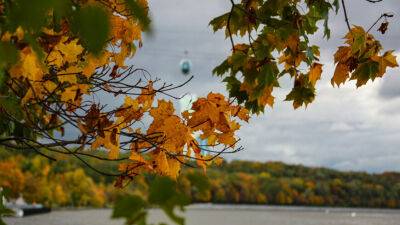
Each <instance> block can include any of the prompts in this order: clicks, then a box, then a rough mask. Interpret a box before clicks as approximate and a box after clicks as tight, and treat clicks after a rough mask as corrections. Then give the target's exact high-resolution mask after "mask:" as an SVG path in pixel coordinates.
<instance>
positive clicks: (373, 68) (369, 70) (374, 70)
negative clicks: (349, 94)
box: [350, 61, 379, 87]
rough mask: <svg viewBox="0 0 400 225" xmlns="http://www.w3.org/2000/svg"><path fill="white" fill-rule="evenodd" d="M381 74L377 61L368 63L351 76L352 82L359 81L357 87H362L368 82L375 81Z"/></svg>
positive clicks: (359, 67)
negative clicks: (379, 73)
mask: <svg viewBox="0 0 400 225" xmlns="http://www.w3.org/2000/svg"><path fill="white" fill-rule="evenodd" d="M378 72H379V63H378V62H375V61H367V62H365V63H362V64H360V65H359V66H358V67H357V68H356V70H355V71H354V72H353V74H352V75H351V78H350V79H351V80H357V83H356V86H357V87H360V86H362V85H364V84H366V83H367V82H368V80H370V79H371V80H374V79H375V78H376V76H377V74H378Z"/></svg>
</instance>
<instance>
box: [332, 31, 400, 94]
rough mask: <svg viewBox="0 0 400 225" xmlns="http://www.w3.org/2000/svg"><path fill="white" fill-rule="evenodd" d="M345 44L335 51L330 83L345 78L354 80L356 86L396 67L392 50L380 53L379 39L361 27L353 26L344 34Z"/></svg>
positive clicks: (333, 83) (335, 82)
mask: <svg viewBox="0 0 400 225" xmlns="http://www.w3.org/2000/svg"><path fill="white" fill-rule="evenodd" d="M345 39H346V41H345V43H346V44H347V45H346V46H340V47H339V49H338V50H337V52H336V53H335V63H337V64H336V69H335V73H334V75H333V77H332V80H331V82H332V85H335V84H336V85H337V86H339V85H340V84H344V83H345V82H346V81H347V80H356V81H357V83H356V85H357V87H360V86H362V85H364V84H366V83H367V82H368V81H369V80H372V81H373V80H375V78H378V77H382V76H383V75H384V74H385V73H386V69H387V68H388V67H391V68H394V67H398V66H399V64H398V63H397V60H396V56H395V55H393V52H394V51H393V50H391V51H387V52H385V53H383V54H382V55H381V54H380V51H381V50H382V46H381V44H380V43H379V41H377V40H375V38H374V37H373V36H372V35H371V34H369V33H367V32H365V30H364V29H363V28H362V27H359V26H355V27H354V28H352V29H351V30H350V31H349V33H348V34H347V35H346V36H345Z"/></svg>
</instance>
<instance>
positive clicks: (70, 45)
mask: <svg viewBox="0 0 400 225" xmlns="http://www.w3.org/2000/svg"><path fill="white" fill-rule="evenodd" d="M68 39H69V38H68V37H62V38H61V41H60V42H59V43H58V44H57V45H56V46H55V49H54V50H58V51H60V52H61V54H62V55H63V58H64V60H65V61H66V62H68V63H75V62H77V61H78V56H79V55H81V54H82V52H83V50H84V48H83V47H82V46H81V45H80V44H78V39H74V40H72V41H68Z"/></svg>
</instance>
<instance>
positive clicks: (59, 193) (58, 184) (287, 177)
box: [0, 151, 400, 208]
mask: <svg viewBox="0 0 400 225" xmlns="http://www.w3.org/2000/svg"><path fill="white" fill-rule="evenodd" d="M0 152H3V153H2V155H1V156H0V186H2V187H5V188H8V189H9V190H10V192H11V193H10V196H11V197H14V198H15V197H18V196H19V195H20V194H22V195H23V197H24V198H25V199H26V200H27V201H29V202H37V203H44V204H46V205H52V206H54V207H58V206H94V207H103V206H109V205H111V204H112V202H113V201H115V199H116V198H117V197H118V196H119V195H121V194H123V193H127V192H129V193H145V192H146V190H147V188H148V185H147V183H148V181H149V180H150V179H151V175H147V176H140V177H138V179H136V180H133V181H132V182H131V184H130V185H128V186H127V187H125V188H123V189H118V188H115V187H114V183H115V180H114V179H113V178H106V177H104V176H100V175H98V174H97V173H96V172H94V171H93V170H90V169H89V168H87V167H82V166H81V165H80V164H79V162H78V161H71V160H70V159H69V160H62V159H61V160H58V161H57V162H53V161H50V160H48V159H46V158H44V157H41V156H38V155H33V154H31V155H28V156H26V154H25V155H22V154H14V153H13V154H11V153H7V151H0ZM92 163H97V166H99V167H100V168H102V169H103V170H107V168H110V167H111V166H112V165H111V164H110V163H99V162H94V161H93V162H92ZM116 166H117V164H116ZM83 168H84V169H83ZM110 169H111V168H110ZM206 177H207V178H206ZM178 182H179V187H180V188H181V190H182V192H184V193H186V195H187V196H188V197H189V198H190V199H191V201H192V202H213V203H231V204H273V205H312V206H323V205H327V206H352V207H390V208H396V207H397V208H399V207H400V173H395V172H387V173H382V174H368V173H363V172H340V171H336V170H332V169H327V168H311V167H305V166H301V165H287V164H284V163H280V162H266V163H260V162H250V161H232V162H224V163H223V164H222V165H221V166H219V167H215V166H212V167H210V168H208V169H207V174H206V176H204V172H203V171H202V170H197V169H192V168H186V169H184V170H183V172H182V176H180V177H179V178H178ZM199 187H200V188H199Z"/></svg>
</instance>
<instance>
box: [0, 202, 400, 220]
mask: <svg viewBox="0 0 400 225" xmlns="http://www.w3.org/2000/svg"><path fill="white" fill-rule="evenodd" d="M110 215H111V210H110V209H85V210H60V211H54V212H52V213H49V214H42V215H36V216H30V217H25V218H6V219H5V221H6V223H7V224H8V225H28V224H29V225H123V221H122V220H111V219H110ZM184 215H185V217H186V220H187V223H186V224H187V225H214V224H215V225H400V210H381V209H349V208H325V207H321V208H320V207H279V206H230V205H193V206H190V207H188V209H187V211H186V212H185V214H184ZM150 221H151V222H161V221H166V218H165V216H164V215H163V214H162V212H161V211H160V210H151V215H150ZM169 224H172V223H169Z"/></svg>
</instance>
